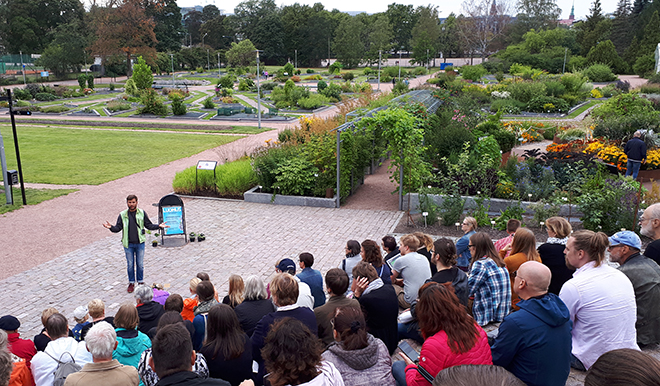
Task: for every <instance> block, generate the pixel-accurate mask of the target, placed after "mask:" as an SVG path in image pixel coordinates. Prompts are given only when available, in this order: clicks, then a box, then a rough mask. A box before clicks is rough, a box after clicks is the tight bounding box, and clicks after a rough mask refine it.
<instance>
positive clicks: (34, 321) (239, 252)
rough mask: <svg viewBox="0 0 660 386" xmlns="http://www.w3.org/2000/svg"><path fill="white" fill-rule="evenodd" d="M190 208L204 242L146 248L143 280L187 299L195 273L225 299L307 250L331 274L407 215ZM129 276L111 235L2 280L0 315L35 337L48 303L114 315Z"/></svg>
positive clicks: (191, 226)
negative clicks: (102, 308)
mask: <svg viewBox="0 0 660 386" xmlns="http://www.w3.org/2000/svg"><path fill="white" fill-rule="evenodd" d="M185 209H186V218H187V221H188V223H187V227H188V231H189V232H191V231H192V232H197V233H199V232H203V233H205V234H206V237H207V239H206V241H204V242H202V243H199V242H196V243H190V244H188V245H186V246H183V247H178V248H163V247H158V248H152V247H151V246H147V247H146V248H147V249H146V251H145V281H146V282H147V283H149V284H151V283H153V282H158V283H165V284H169V285H170V289H169V291H170V292H172V293H178V294H181V295H182V296H184V297H187V296H188V295H189V292H188V281H189V280H190V279H191V278H192V277H194V276H195V274H197V272H200V271H205V272H208V273H209V275H210V276H211V280H212V282H213V283H214V284H215V285H216V286H217V288H218V292H219V294H221V295H223V296H224V295H225V294H226V292H227V289H228V284H227V283H228V282H227V280H228V278H229V275H230V274H232V273H236V274H240V275H242V276H243V277H244V278H245V277H247V276H248V275H253V274H254V275H258V276H261V277H262V279H264V280H268V279H269V278H270V276H272V274H273V273H274V264H275V262H276V261H277V260H278V259H281V258H284V257H292V258H295V257H297V256H298V254H300V253H301V252H305V251H307V252H311V253H312V254H314V257H315V259H316V261H315V263H314V268H315V269H319V270H321V272H322V273H323V274H324V275H325V272H326V271H327V270H328V269H330V268H333V267H336V266H337V265H338V264H339V262H340V261H341V259H342V257H343V248H344V245H345V243H346V241H347V240H349V239H356V240H360V241H362V240H365V239H374V240H379V239H380V238H381V237H383V236H384V235H386V234H388V233H390V232H392V230H393V229H394V226H395V225H396V222H397V221H398V219H399V218H400V216H401V212H392V211H374V210H347V209H324V208H304V207H291V206H271V205H263V204H253V203H246V202H241V201H228V200H206V199H195V200H188V202H187V203H186V204H185ZM147 211H148V212H149V213H154V212H155V210H154V209H153V208H147ZM92 225H97V224H92ZM98 227H100V223H99V224H98ZM108 234H110V233H108ZM127 281H128V279H127V276H126V259H125V257H124V250H123V247H122V246H121V239H120V234H111V235H110V236H107V237H105V238H102V239H100V240H98V241H95V242H93V243H91V244H89V245H86V246H84V247H82V248H80V249H77V250H75V251H73V252H70V253H67V254H65V255H63V256H61V257H59V258H56V259H54V260H52V261H48V262H45V263H43V264H41V265H38V266H36V267H34V268H31V269H29V270H27V271H25V272H22V273H19V274H17V275H14V276H12V277H9V278H7V279H4V280H2V281H0V293H2V294H3V296H2V297H0V310H2V311H1V312H0V313H1V314H3V315H4V314H8V313H11V314H13V315H15V316H16V317H18V318H19V319H20V320H21V323H22V325H21V330H20V332H21V333H22V334H23V335H24V336H25V337H32V336H34V335H35V334H37V333H38V332H39V330H40V329H41V322H40V315H41V311H42V310H43V309H45V308H48V307H55V308H57V309H58V310H59V311H60V312H63V313H64V315H66V316H67V317H68V318H71V317H72V313H73V310H74V309H75V308H76V307H77V306H79V305H83V304H86V303H87V302H88V301H89V300H91V299H93V298H96V297H100V298H101V299H103V301H104V302H105V303H106V306H107V308H108V309H107V313H108V315H114V314H115V313H116V312H117V308H118V307H119V305H121V304H123V303H125V302H134V299H133V297H132V295H129V294H127V293H126V285H127Z"/></svg>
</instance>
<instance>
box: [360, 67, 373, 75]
mask: <svg viewBox="0 0 660 386" xmlns="http://www.w3.org/2000/svg"><path fill="white" fill-rule="evenodd" d="M373 72H374V71H373V70H372V69H371V67H365V68H364V70H362V73H363V74H364V75H367V76H369V75H371V74H372V73H373Z"/></svg>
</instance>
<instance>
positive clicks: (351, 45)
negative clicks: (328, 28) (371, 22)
mask: <svg viewBox="0 0 660 386" xmlns="http://www.w3.org/2000/svg"><path fill="white" fill-rule="evenodd" d="M363 29H364V25H363V24H362V22H361V21H360V19H359V18H357V17H355V16H349V17H346V18H345V19H344V20H342V21H341V23H340V24H339V27H337V31H336V36H335V39H334V43H333V45H332V49H333V51H334V52H335V53H336V54H337V60H339V61H340V62H341V64H343V65H344V67H345V68H354V67H357V66H358V65H359V64H360V62H361V61H362V59H363V57H364V45H363V44H362V41H361V40H360V33H361V32H362V31H363Z"/></svg>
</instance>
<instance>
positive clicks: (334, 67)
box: [328, 61, 343, 74]
mask: <svg viewBox="0 0 660 386" xmlns="http://www.w3.org/2000/svg"><path fill="white" fill-rule="evenodd" d="M342 67H343V66H342V65H341V63H339V61H334V62H333V63H332V64H331V65H330V67H328V71H330V74H339V73H340V72H341V69H342Z"/></svg>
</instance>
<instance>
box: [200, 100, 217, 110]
mask: <svg viewBox="0 0 660 386" xmlns="http://www.w3.org/2000/svg"><path fill="white" fill-rule="evenodd" d="M202 105H203V106H204V108H205V109H214V108H215V103H213V97H208V98H206V99H204V102H202Z"/></svg>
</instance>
